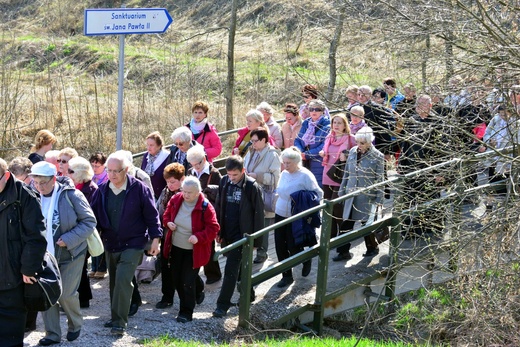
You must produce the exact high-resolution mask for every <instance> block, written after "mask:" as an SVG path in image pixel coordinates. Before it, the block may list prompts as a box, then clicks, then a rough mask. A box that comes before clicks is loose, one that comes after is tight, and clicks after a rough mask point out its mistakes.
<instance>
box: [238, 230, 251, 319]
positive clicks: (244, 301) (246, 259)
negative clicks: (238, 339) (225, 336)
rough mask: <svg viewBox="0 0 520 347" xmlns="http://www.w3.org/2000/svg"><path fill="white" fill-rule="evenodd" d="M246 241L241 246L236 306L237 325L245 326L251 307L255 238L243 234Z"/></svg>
mask: <svg viewBox="0 0 520 347" xmlns="http://www.w3.org/2000/svg"><path fill="white" fill-rule="evenodd" d="M245 237H246V238H247V242H246V243H245V244H244V245H243V246H242V262H241V271H240V303H239V308H238V325H239V326H241V327H243V328H246V327H247V324H248V322H249V310H250V308H251V283H252V281H251V275H252V274H253V248H254V247H253V245H254V241H255V239H254V238H253V237H251V236H250V235H245Z"/></svg>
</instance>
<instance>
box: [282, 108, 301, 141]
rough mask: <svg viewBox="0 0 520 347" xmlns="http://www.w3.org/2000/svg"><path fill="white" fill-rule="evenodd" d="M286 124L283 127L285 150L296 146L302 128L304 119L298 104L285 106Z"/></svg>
mask: <svg viewBox="0 0 520 347" xmlns="http://www.w3.org/2000/svg"><path fill="white" fill-rule="evenodd" d="M283 112H284V113H285V123H283V125H282V136H283V148H289V147H291V146H294V139H296V137H297V136H298V133H299V132H300V129H301V128H302V118H301V117H300V113H299V112H298V106H296V104H285V107H284V109H283Z"/></svg>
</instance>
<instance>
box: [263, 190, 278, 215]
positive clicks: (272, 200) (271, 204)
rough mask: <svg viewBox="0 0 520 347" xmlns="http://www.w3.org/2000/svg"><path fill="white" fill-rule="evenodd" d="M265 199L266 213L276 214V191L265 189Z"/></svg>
mask: <svg viewBox="0 0 520 347" xmlns="http://www.w3.org/2000/svg"><path fill="white" fill-rule="evenodd" d="M263 195H264V196H263V197H264V211H266V212H274V211H275V209H276V200H277V199H278V194H276V190H274V189H273V190H271V189H269V190H267V189H263Z"/></svg>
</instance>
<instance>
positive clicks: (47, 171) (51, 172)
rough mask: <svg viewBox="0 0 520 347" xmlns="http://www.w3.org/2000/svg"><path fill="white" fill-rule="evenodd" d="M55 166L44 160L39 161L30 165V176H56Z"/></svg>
mask: <svg viewBox="0 0 520 347" xmlns="http://www.w3.org/2000/svg"><path fill="white" fill-rule="evenodd" d="M57 173H58V172H57V170H56V166H54V165H53V164H51V163H48V162H46V161H39V162H37V163H36V164H34V165H33V166H32V167H31V173H30V174H29V175H31V176H48V177H50V176H56V174H57Z"/></svg>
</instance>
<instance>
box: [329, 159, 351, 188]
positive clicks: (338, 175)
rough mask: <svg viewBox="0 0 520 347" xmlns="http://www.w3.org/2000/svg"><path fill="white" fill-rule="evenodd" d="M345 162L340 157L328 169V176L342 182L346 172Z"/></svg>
mask: <svg viewBox="0 0 520 347" xmlns="http://www.w3.org/2000/svg"><path fill="white" fill-rule="evenodd" d="M345 163H346V162H345V161H341V160H339V159H338V160H336V162H335V163H334V164H332V165H331V167H330V168H329V169H328V170H327V172H326V174H327V177H328V178H330V179H331V180H333V181H334V182H336V183H339V184H341V181H343V173H344V172H345V170H344V169H345Z"/></svg>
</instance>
